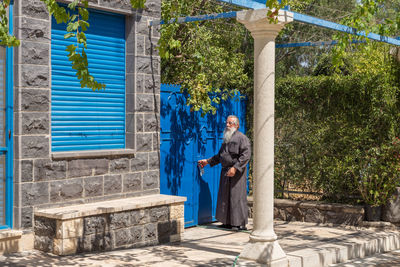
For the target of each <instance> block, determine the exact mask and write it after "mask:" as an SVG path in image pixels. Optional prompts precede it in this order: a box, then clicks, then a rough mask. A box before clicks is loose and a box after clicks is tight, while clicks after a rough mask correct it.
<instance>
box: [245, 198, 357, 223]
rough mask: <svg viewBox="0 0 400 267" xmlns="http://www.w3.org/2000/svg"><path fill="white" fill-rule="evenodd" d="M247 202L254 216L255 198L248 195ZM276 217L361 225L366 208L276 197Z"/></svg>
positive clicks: (285, 219)
mask: <svg viewBox="0 0 400 267" xmlns="http://www.w3.org/2000/svg"><path fill="white" fill-rule="evenodd" d="M247 203H248V207H249V217H250V218H252V217H253V198H252V197H248V199H247ZM274 219H275V220H282V221H299V222H312V223H323V224H341V225H352V226H361V225H362V223H363V220H364V208H363V207H362V206H351V205H345V204H334V203H332V204H327V203H319V202H312V201H296V200H290V199H275V200H274Z"/></svg>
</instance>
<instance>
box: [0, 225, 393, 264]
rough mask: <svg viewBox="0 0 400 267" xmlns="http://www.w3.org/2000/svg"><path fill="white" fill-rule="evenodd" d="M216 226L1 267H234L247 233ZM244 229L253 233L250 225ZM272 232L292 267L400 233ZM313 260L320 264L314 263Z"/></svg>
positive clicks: (14, 258)
mask: <svg viewBox="0 0 400 267" xmlns="http://www.w3.org/2000/svg"><path fill="white" fill-rule="evenodd" d="M218 225H219V223H214V224H210V225H205V226H198V227H192V228H188V229H185V233H184V238H183V242H181V243H179V244H178V243H177V244H166V245H159V246H153V247H146V248H136V249H126V250H119V251H111V252H103V253H97V254H80V255H74V256H62V257H61V256H55V255H52V254H46V253H42V252H39V251H29V252H24V253H16V254H12V255H8V256H2V257H0V266H6V267H7V266H18V267H19V266H26V267H29V266H43V267H48V266H118V267H119V266H155V267H169V266H173V267H174V266H177V267H178V266H179V267H181V266H218V267H219V266H232V265H233V263H234V262H235V259H236V258H237V256H238V255H239V254H240V252H241V251H242V248H243V246H244V245H245V244H246V243H247V242H248V240H249V233H250V231H243V232H236V231H232V230H225V229H221V228H218V227H217V226H218ZM248 228H249V229H251V224H250V225H248ZM275 232H276V234H277V235H278V238H279V244H280V245H281V247H282V248H283V250H284V251H285V252H286V253H287V254H288V255H289V257H296V256H298V258H296V259H297V261H293V260H292V261H291V266H294V267H297V266H303V267H311V266H323V265H325V266H328V265H329V264H330V263H332V262H329V259H332V257H334V255H336V256H335V257H337V256H338V255H342V256H343V257H344V258H343V259H341V260H342V261H344V260H347V258H348V257H349V256H366V255H365V253H366V251H367V252H368V250H370V251H372V250H371V249H370V247H369V246H371V244H375V245H377V246H379V247H381V246H383V245H384V242H377V241H376V240H379V238H387V237H388V236H397V237H399V232H398V231H395V230H377V229H373V228H370V229H365V228H354V227H352V228H351V227H347V228H342V227H332V226H323V225H318V224H313V223H299V222H291V223H287V222H279V221H276V222H275ZM392 241H393V242H392V243H393V244H394V245H396V243H395V241H396V239H394V238H392ZM374 242H375V243H374ZM372 247H374V246H372ZM322 252H323V253H322ZM357 253H358V254H357ZM307 255H308V256H309V258H308V260H311V261H312V264H311V265H310V266H307V265H304V264H306V260H307V257H306V256H307ZM346 257H347V258H346ZM315 258H318V259H319V261H318V260H317V261H315V260H313V259H315ZM321 259H322V260H321ZM302 262H303V263H304V264H302ZM299 264H300V265H299ZM321 264H323V265H321ZM383 266H384V265H383ZM383 266H382V267H383ZM385 267H386V266H385Z"/></svg>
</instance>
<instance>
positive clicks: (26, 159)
mask: <svg viewBox="0 0 400 267" xmlns="http://www.w3.org/2000/svg"><path fill="white" fill-rule="evenodd" d="M63 2H64V3H68V1H63ZM89 2H90V8H91V15H92V14H96V12H97V13H98V14H99V16H105V17H104V18H103V21H102V22H100V25H106V26H107V25H108V24H109V22H110V23H111V21H112V18H111V17H110V20H109V19H108V17H107V16H113V15H118V18H119V19H121V18H122V20H123V25H122V26H121V27H123V28H124V36H123V38H124V41H123V47H124V51H123V52H122V55H123V57H122V58H119V59H118V60H117V61H118V62H122V63H123V66H124V68H123V69H122V70H119V75H120V74H121V71H122V74H123V76H122V79H119V80H118V81H119V82H121V81H122V86H120V87H118V90H123V91H122V92H123V95H124V98H122V99H123V101H124V102H125V103H122V104H121V105H122V107H123V108H122V109H123V110H122V111H121V112H119V114H118V115H119V116H123V117H122V120H121V118H119V119H120V120H121V121H122V122H121V123H122V124H121V125H122V126H121V127H122V129H123V130H122V133H120V134H119V135H120V136H123V138H119V139H118V140H120V141H119V144H118V146H119V147H118V148H112V146H109V145H107V144H108V143H107V142H105V143H104V144H105V145H104V146H103V147H102V148H101V149H90V146H87V147H84V148H83V149H82V147H79V146H78V147H77V148H76V149H75V147H74V146H73V144H72V143H71V142H70V140H75V139H73V138H78V137H79V136H74V135H73V133H74V131H76V129H75V128H79V127H81V125H92V124H90V123H93V120H94V121H101V122H103V120H102V117H101V116H102V115H103V114H105V113H106V112H102V111H100V112H98V113H99V114H96V116H94V117H95V119H93V117H92V118H91V119H90V120H91V121H90V122H86V120H85V119H84V118H86V117H85V116H86V115H87V114H89V113H91V112H92V110H85V109H83V112H82V111H79V110H78V112H81V113H80V114H78V115H85V116H82V118H83V119H82V120H81V121H80V123H81V124H80V125H78V126H77V125H73V124H70V121H69V119H68V118H69V116H70V115H71V113H73V111H70V110H64V111H63V110H62V107H61V108H60V103H64V104H65V103H66V102H68V103H67V104H65V105H76V106H78V107H79V106H85V103H84V102H86V101H83V103H82V99H80V100H79V99H78V97H80V96H77V94H78V93H75V94H69V93H70V92H71V90H69V89H68V88H67V89H66V90H64V91H65V92H67V93H65V94H64V95H63V96H62V97H60V96H59V95H58V91H56V87H57V88H59V87H66V85H68V81H67V82H65V84H64V82H63V79H64V76H65V77H67V76H68V75H69V70H63V69H62V68H61V67H60V68H59V66H58V65H56V63H55V62H57V61H63V60H65V62H68V59H67V58H66V57H65V58H64V59H63V58H57V56H58V55H57V54H56V50H57V49H58V48H57V47H56V46H57V45H56V42H57V40H56V36H55V32H56V30H55V25H54V24H55V23H54V21H52V18H51V17H50V15H49V12H48V11H47V8H46V6H45V5H44V4H43V2H41V1H40V0H16V1H14V5H13V10H12V23H13V31H14V34H15V35H16V37H17V38H18V39H19V40H20V41H21V45H20V46H19V47H16V48H15V49H14V53H13V62H12V65H13V103H14V107H13V128H12V131H11V132H10V136H11V135H12V136H13V156H12V157H13V161H12V163H13V172H12V181H13V195H12V206H13V210H12V213H10V212H9V213H8V216H10V214H12V227H10V226H9V227H8V234H7V233H6V232H7V231H5V232H4V231H3V232H1V231H0V242H3V243H4V242H5V243H4V244H6V245H5V246H4V247H5V249H4V251H12V249H11V244H17V243H18V242H20V243H21V241H23V242H22V243H23V245H19V248H18V249H19V250H21V249H25V248H28V247H29V244H31V243H32V244H33V240H34V243H35V247H36V248H37V249H41V250H45V251H51V252H53V253H56V254H71V253H76V252H81V251H94V250H110V249H115V248H120V247H133V246H143V245H148V244H157V243H160V242H168V241H179V239H180V235H181V232H182V231H183V201H184V199H183V198H177V197H172V196H161V195H159V193H160V189H159V188H160V185H159V173H160V172H159V161H160V160H159V157H160V156H159V117H160V116H159V112H160V109H159V107H160V58H159V56H158V54H157V50H156V49H155V45H156V44H157V41H158V39H159V36H160V35H159V31H158V29H157V28H154V27H149V26H148V21H149V20H153V19H159V18H160V16H161V0H147V3H146V8H145V9H143V10H135V9H132V8H131V7H130V5H129V4H128V3H129V1H127V0H89ZM96 23H97V21H96ZM96 23H93V27H94V24H96ZM106 26H102V27H105V28H104V31H103V32H104V33H106V32H110V33H113V32H114V31H113V29H107V28H106ZM117 28H119V27H117ZM117 28H116V29H117ZM100 33H101V30H100ZM96 38H97V37H96ZM99 38H100V37H99ZM101 38H103V37H101ZM107 38H109V37H108V36H105V37H104V39H106V40H108V39H107ZM101 40H103V39H101ZM88 44H89V41H88ZM98 47H99V48H98V49H100V50H99V51H100V52H98V53H100V54H102V53H103V52H102V51H101V49H103V48H104V47H105V48H107V43H106V42H104V43H101V44H99V45H98ZM63 49H64V48H63ZM96 49H97V48H96ZM90 50H95V49H88V54H89V53H90V52H91V51H90ZM60 51H61V50H60ZM94 53H95V54H96V53H97V52H96V51H95V52H94ZM105 53H106V52H104V53H103V55H106V54H105ZM107 53H108V52H107ZM110 54H112V53H111V52H110ZM103 55H102V56H103ZM88 57H89V56H88ZM107 57H108V54H107V55H106V56H104V58H99V59H98V61H99V62H100V63H99V65H101V66H109V65H110V66H111V63H109V62H108V61H107V60H108V59H107ZM9 60H10V59H8V62H9ZM90 60H91V58H90V57H89V66H90V64H91V61H90ZM63 64H64V63H63ZM111 68H113V67H112V66H111ZM104 71H105V72H106V74H105V75H107V74H108V73H112V72H113V71H114V70H113V69H111V70H104ZM107 72H108V73H107ZM110 75H111V74H110ZM69 76H70V75H69ZM94 76H96V73H95V72H94ZM67 78H68V77H67ZM67 78H65V79H67ZM68 79H69V78H68ZM70 83H71V84H72V83H73V81H72V82H70ZM106 84H107V82H106ZM110 88H111V87H110ZM107 90H109V91H110V92H111V93H112V90H113V89H112V88H111V89H109V88H108V87H107V88H106V89H105V92H108V91H107ZM72 91H73V90H72ZM90 93H92V94H96V92H90ZM91 97H92V96H91V95H88V99H89V98H91ZM104 97H107V96H104ZM74 99H75V100H74ZM76 99H78V100H76ZM99 99H100V97H99ZM74 101H76V103H75V104H71V102H74ZM80 101H81V102H80ZM107 105H108V104H107ZM92 106H94V107H104V106H106V104H104V102H103V98H102V99H100V100H99V102H98V103H96V102H94V103H93V105H92ZM110 106H112V105H111V104H110ZM59 110H61V111H59ZM57 112H58V113H57ZM62 112H64V115H61V116H60V114H61V113H62ZM92 113H93V112H92ZM121 114H122V115H121ZM99 118H100V119H99ZM75 119H76V118H75ZM75 119H74V120H75ZM107 120H111V119H109V118H107V119H104V121H107ZM60 125H61V126H60ZM110 125H111V126H109V127H111V128H112V125H113V124H110ZM118 125H119V124H118ZM60 127H61V128H62V131H63V132H68V133H67V135H66V137H63V138H64V139H62V138H61V137H58V136H59V135H60V133H59V132H58V131H59V128H60ZM88 127H89V126H88ZM90 127H91V126H90ZM78 130H79V129H78ZM112 130H113V129H111V130H110V131H112ZM81 135H82V134H81ZM110 135H111V136H112V137H113V133H111V134H110ZM57 138H58V139H59V140H61V141H60V142H58V141H56V140H58V139H57ZM79 140H80V142H81V143H80V144H79V145H87V144H89V145H90V144H91V139H90V138H87V140H88V141H86V139H84V140H82V139H79ZM57 142H58V143H57ZM68 142H69V143H68ZM100 142H101V141H100ZM65 143H67V146H66V147H64V146H63V145H65ZM71 144H72V145H71ZM109 147H111V148H109ZM3 197H4V198H7V197H8V198H9V197H10V196H3ZM6 230H7V229H6ZM2 233H3V234H2ZM7 238H8V239H7ZM10 238H11V239H10ZM6 239H7V240H6ZM5 240H6V241H5ZM7 242H8V243H7ZM13 242H14V243H13ZM7 244H8V245H7ZM7 248H8V249H7ZM14 250H15V249H14Z"/></svg>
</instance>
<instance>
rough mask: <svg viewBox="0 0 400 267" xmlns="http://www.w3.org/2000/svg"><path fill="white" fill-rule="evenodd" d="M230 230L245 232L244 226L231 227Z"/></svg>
mask: <svg viewBox="0 0 400 267" xmlns="http://www.w3.org/2000/svg"><path fill="white" fill-rule="evenodd" d="M232 230H234V231H246V230H247V228H246V226H232Z"/></svg>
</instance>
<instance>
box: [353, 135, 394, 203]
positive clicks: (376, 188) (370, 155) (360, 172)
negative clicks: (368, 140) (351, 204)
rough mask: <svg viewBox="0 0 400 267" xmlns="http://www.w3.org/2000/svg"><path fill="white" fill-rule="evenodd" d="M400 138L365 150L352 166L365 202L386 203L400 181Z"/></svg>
mask: <svg viewBox="0 0 400 267" xmlns="http://www.w3.org/2000/svg"><path fill="white" fill-rule="evenodd" d="M399 151H400V139H399V138H394V140H393V142H392V143H389V144H384V145H382V146H381V147H378V148H375V147H374V148H371V149H369V150H367V151H366V152H365V155H363V157H361V159H360V161H359V162H357V164H355V166H353V168H352V172H353V175H354V178H355V182H356V183H357V184H358V190H359V192H360V194H361V197H362V199H363V201H364V203H366V204H369V205H371V206H381V205H385V204H386V203H387V202H388V200H390V199H391V198H392V196H393V192H394V191H395V189H396V187H397V186H399V181H400V154H399V153H400V152H399Z"/></svg>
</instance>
